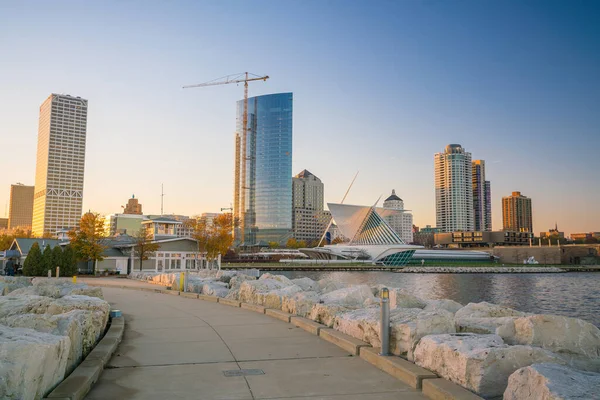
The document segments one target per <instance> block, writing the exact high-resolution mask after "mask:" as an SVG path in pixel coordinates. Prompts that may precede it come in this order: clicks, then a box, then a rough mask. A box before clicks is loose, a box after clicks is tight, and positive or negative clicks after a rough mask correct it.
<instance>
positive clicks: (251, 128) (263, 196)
mask: <svg viewBox="0 0 600 400" xmlns="http://www.w3.org/2000/svg"><path fill="white" fill-rule="evenodd" d="M292 103H293V95H292V93H277V94H269V95H264V96H256V97H251V98H249V99H248V126H247V132H243V115H244V102H243V101H242V100H240V101H238V103H237V130H236V134H235V175H234V195H233V214H234V215H233V216H234V218H236V219H237V220H238V221H239V228H238V229H237V230H236V232H235V240H236V243H238V244H239V243H242V244H244V245H246V246H250V245H256V244H266V243H268V242H278V243H285V242H286V241H287V240H288V239H289V238H290V237H291V233H292V109H293V105H292Z"/></svg>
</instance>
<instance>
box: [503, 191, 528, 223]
mask: <svg viewBox="0 0 600 400" xmlns="http://www.w3.org/2000/svg"><path fill="white" fill-rule="evenodd" d="M502 226H503V228H502V229H503V230H505V231H512V232H533V218H532V212H531V199H530V198H529V197H526V196H523V195H521V192H512V195H510V196H507V197H503V198H502Z"/></svg>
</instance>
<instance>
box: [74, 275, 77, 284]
mask: <svg viewBox="0 0 600 400" xmlns="http://www.w3.org/2000/svg"><path fill="white" fill-rule="evenodd" d="M73 283H77V275H73Z"/></svg>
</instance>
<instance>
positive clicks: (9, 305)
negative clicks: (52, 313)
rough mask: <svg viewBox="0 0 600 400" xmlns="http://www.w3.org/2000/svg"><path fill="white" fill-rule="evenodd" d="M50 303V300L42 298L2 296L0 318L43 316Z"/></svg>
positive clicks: (33, 296)
mask: <svg viewBox="0 0 600 400" xmlns="http://www.w3.org/2000/svg"><path fill="white" fill-rule="evenodd" d="M51 303H52V299H51V298H49V297H43V296H35V295H24V296H11V295H8V296H3V297H0V318H2V317H9V316H11V315H17V314H44V313H46V312H47V310H48V307H50V304H51Z"/></svg>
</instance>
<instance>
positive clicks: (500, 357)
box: [414, 333, 561, 397]
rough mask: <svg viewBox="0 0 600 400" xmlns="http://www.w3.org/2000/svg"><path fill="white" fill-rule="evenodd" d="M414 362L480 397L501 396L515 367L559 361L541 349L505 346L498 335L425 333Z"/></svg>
mask: <svg viewBox="0 0 600 400" xmlns="http://www.w3.org/2000/svg"><path fill="white" fill-rule="evenodd" d="M414 361H415V363H416V364H417V365H419V366H421V367H423V368H426V369H428V370H430V371H432V372H435V373H436V374H438V375H439V376H440V377H442V378H446V379H449V380H451V381H452V382H455V383H457V384H459V385H461V386H463V387H465V388H467V389H469V390H471V391H473V392H475V393H477V394H478V395H480V396H482V397H495V396H501V395H502V394H503V393H504V390H505V389H506V386H507V384H508V377H509V376H510V375H511V374H512V373H513V372H515V371H516V370H517V369H519V368H522V367H526V366H528V365H531V364H534V363H544V362H558V363H560V362H561V361H560V360H559V359H558V358H557V357H556V356H555V355H554V354H552V353H551V352H549V351H547V350H544V349H540V348H537V347H530V346H508V345H507V344H505V343H504V341H503V340H502V338H501V337H500V336H498V335H476V334H470V333H457V334H442V335H430V336H425V337H424V338H422V339H421V341H420V342H419V344H418V345H417V347H416V349H415V353H414Z"/></svg>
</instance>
